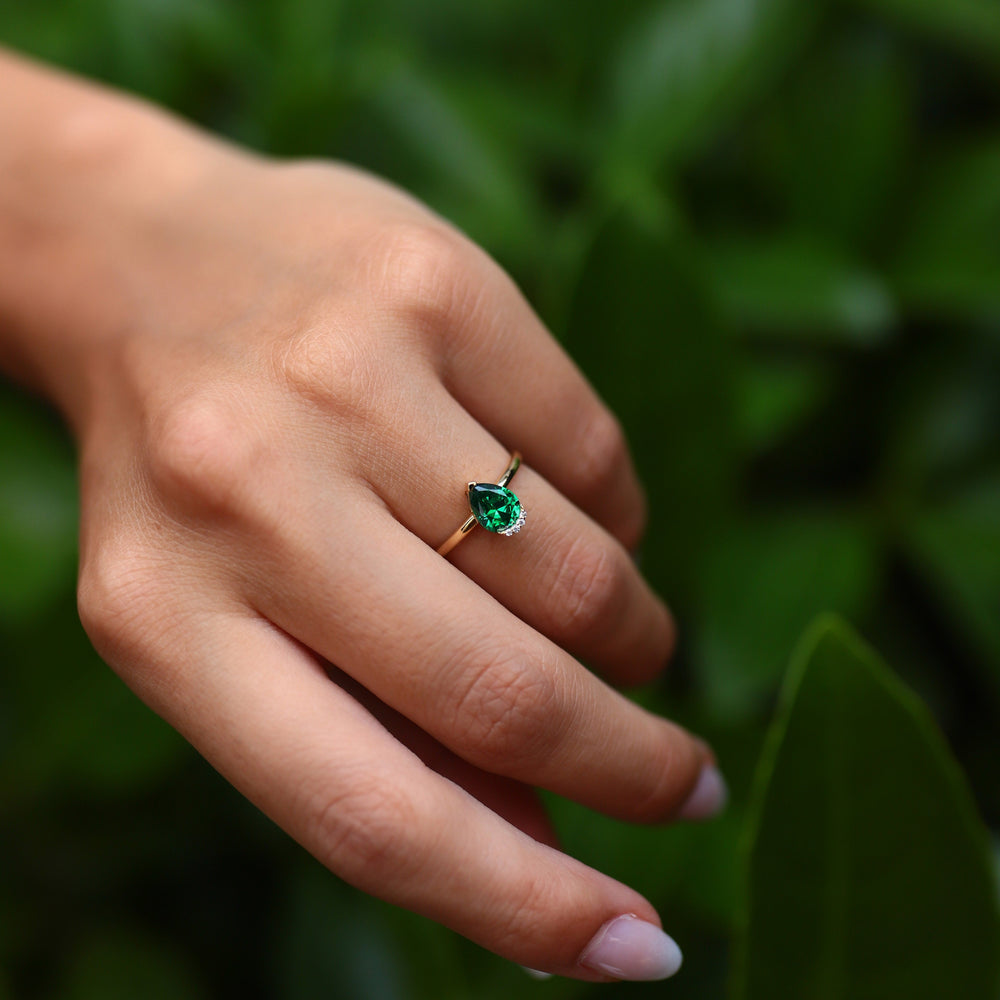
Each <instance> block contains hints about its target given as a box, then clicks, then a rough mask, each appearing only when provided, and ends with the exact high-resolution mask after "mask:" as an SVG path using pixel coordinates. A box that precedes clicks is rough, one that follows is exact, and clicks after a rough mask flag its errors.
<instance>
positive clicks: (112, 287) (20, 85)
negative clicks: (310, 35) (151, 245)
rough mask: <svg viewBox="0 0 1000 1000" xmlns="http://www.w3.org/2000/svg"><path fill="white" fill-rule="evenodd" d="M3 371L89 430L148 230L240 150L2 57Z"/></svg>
mask: <svg viewBox="0 0 1000 1000" xmlns="http://www.w3.org/2000/svg"><path fill="white" fill-rule="evenodd" d="M0 81H2V84H3V85H4V89H5V91H6V93H7V94H9V95H12V96H13V99H12V100H10V101H9V102H8V101H5V107H4V108H3V109H2V110H0V131H3V132H4V134H5V136H9V137H10V139H11V141H9V142H5V143H4V146H3V149H2V150H0V367H2V368H4V369H6V370H7V371H8V372H9V373H10V374H11V375H12V376H13V377H15V378H17V379H18V380H20V381H23V382H24V383H26V384H27V385H29V386H30V387H31V388H33V389H35V390H36V391H39V392H41V393H42V394H44V395H45V396H47V397H48V398H49V399H50V400H51V401H52V402H53V403H54V404H55V405H56V406H57V407H58V408H59V409H60V410H62V412H63V413H64V415H65V416H66V418H67V419H68V420H69V422H70V424H71V425H73V426H74V428H76V429H77V430H79V428H80V427H81V426H82V425H83V423H84V422H85V421H86V418H87V413H88V410H89V409H90V408H91V406H92V403H93V400H94V398H95V395H96V394H98V393H99V392H100V386H99V382H100V381H101V378H100V373H101V370H102V364H101V355H102V354H104V353H106V352H108V351H109V350H111V349H112V347H113V343H114V342H115V341H116V340H117V339H119V338H120V337H121V336H122V335H123V334H125V333H127V332H128V331H129V330H130V329H132V328H133V327H134V315H135V314H134V302H133V301H132V300H133V299H134V296H135V291H134V283H132V282H130V279H129V274H130V270H131V269H132V268H134V267H135V266H136V262H135V261H134V248H135V245H136V243H137V239H139V238H141V236H142V235H143V234H144V233H148V232H149V231H150V230H151V229H154V228H155V227H156V226H157V224H158V220H159V219H163V218H164V217H165V216H167V215H169V213H170V212H171V210H172V209H171V206H174V205H176V204H177V203H178V202H179V201H181V200H183V198H184V197H185V193H186V192H187V191H189V190H190V189H191V188H193V187H195V186H197V185H198V184H199V183H201V182H202V178H203V177H204V176H205V174H206V173H208V172H210V171H211V170H212V164H213V162H215V161H217V160H218V159H220V158H231V157H233V156H235V155H237V154H235V153H234V152H233V151H230V150H228V149H227V148H226V147H225V146H223V145H222V144H221V143H217V142H215V141H214V140H212V139H210V138H208V137H207V136H204V135H202V134H201V133H199V132H197V131H196V130H195V129H193V128H190V127H188V126H186V125H184V124H183V123H181V122H179V121H177V120H175V119H173V118H172V117H171V116H169V115H167V114H166V113H163V112H161V111H159V110H158V109H155V108H153V107H150V106H148V105H146V104H144V103H142V102H140V101H137V100H133V99H130V98H127V97H123V96H120V95H118V94H115V93H112V92H109V91H106V90H104V89H102V88H99V87H95V86H93V85H90V84H87V83H84V82H81V81H77V80H75V79H72V78H69V77H64V76H63V75H61V74H59V73H53V72H51V71H48V70H43V69H39V68H38V67H35V66H32V65H31V64H30V63H26V62H23V61H21V60H19V59H10V58H8V57H6V56H4V55H2V54H0Z"/></svg>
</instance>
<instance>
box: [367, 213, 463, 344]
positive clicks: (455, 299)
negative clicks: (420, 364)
mask: <svg viewBox="0 0 1000 1000" xmlns="http://www.w3.org/2000/svg"><path fill="white" fill-rule="evenodd" d="M469 256H470V250H469V249H468V247H467V245H466V244H465V243H464V241H463V239H462V237H461V236H460V235H459V234H458V233H455V232H452V231H451V230H450V229H448V228H446V227H445V226H443V225H434V224H432V223H426V224H420V225H414V224H408V225H407V226H405V227H401V228H397V229H395V230H393V231H392V232H391V233H390V234H389V235H387V236H386V237H384V238H383V245H382V246H381V247H380V249H379V252H378V253H377V254H376V255H375V260H376V262H377V263H376V267H377V268H378V273H377V276H376V285H377V287H378V288H379V291H380V292H381V294H382V297H383V301H386V302H389V303H390V304H391V306H390V307H391V308H392V309H393V310H394V311H396V312H398V313H401V314H402V315H403V316H405V317H406V318H407V319H408V320H410V321H414V322H417V323H419V324H422V325H427V326H431V327H436V326H440V325H442V324H445V323H446V322H447V321H448V320H449V319H450V318H451V317H452V316H454V315H456V313H457V312H458V311H459V310H460V309H461V307H462V304H463V302H464V301H465V299H466V298H467V293H466V282H465V281H464V278H463V275H464V274H465V273H466V271H467V267H468V263H467V262H468V258H469Z"/></svg>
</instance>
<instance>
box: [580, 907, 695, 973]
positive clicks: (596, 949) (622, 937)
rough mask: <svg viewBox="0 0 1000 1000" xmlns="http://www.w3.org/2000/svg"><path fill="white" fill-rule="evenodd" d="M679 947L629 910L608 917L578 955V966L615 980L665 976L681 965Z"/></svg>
mask: <svg viewBox="0 0 1000 1000" xmlns="http://www.w3.org/2000/svg"><path fill="white" fill-rule="evenodd" d="M681 959H682V956H681V950H680V948H678V947H677V942H676V941H674V939H673V938H672V937H670V936H669V935H668V934H665V933H664V932H663V931H661V930H660V928H659V927H657V926H656V925H655V924H651V923H649V922H648V921H646V920H640V919H639V917H637V916H635V914H632V913H626V914H623V915H622V916H620V917H615V918H614V919H612V920H609V921H608V922H607V923H606V924H605V925H604V926H603V927H602V928H601V929H600V930H599V931H598V932H597V933H596V934H595V935H594V937H593V939H592V940H591V942H590V944H588V945H587V947H586V948H584V949H583V953H582V954H581V955H580V959H579V961H580V965H582V966H583V967H584V968H586V969H590V970H591V972H601V973H603V974H604V975H606V976H612V977H613V978H615V979H628V980H633V981H636V980H652V979H666V978H667V977H668V976H672V975H673V974H674V973H675V972H676V971H677V970H678V969H679V968H680V967H681Z"/></svg>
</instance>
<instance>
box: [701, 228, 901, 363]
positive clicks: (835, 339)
mask: <svg viewBox="0 0 1000 1000" xmlns="http://www.w3.org/2000/svg"><path fill="white" fill-rule="evenodd" d="M708 264H709V273H710V275H711V277H712V282H713V289H714V292H715V295H716V298H717V299H718V302H719V305H720V307H721V308H722V309H723V311H724V312H725V313H726V314H727V315H728V316H729V318H730V319H731V320H732V322H733V323H735V324H737V325H738V326H740V327H742V328H745V329H748V330H750V331H753V332H755V333H759V334H764V335H770V336H774V337H780V338H781V339H783V340H804V341H809V342H816V341H818V342H821V343H839V344H848V345H852V346H857V347H870V346H873V345H876V344H880V343H882V342H883V341H884V340H886V338H887V337H888V336H889V335H890V334H891V332H892V326H893V324H894V322H895V319H896V310H895V306H894V303H893V300H892V298H891V296H890V293H889V290H888V288H887V287H886V286H885V285H884V284H883V282H882V281H881V280H880V279H879V278H878V277H877V276H876V275H874V274H872V273H871V272H869V271H867V270H865V269H864V268H863V267H861V266H859V265H858V264H857V263H855V262H853V261H852V260H850V259H849V258H848V257H847V256H845V255H844V254H843V253H842V252H840V251H839V250H837V249H836V248H835V247H834V246H832V245H829V244H825V243H823V242H820V241H818V240H815V239H811V238H808V237H801V236H795V235H792V234H787V235H782V236H779V237H776V238H763V239H762V238H759V237H758V238H755V239H750V238H744V239H738V238H731V239H728V240H725V241H719V242H718V243H715V244H714V245H711V246H710V247H709V249H708Z"/></svg>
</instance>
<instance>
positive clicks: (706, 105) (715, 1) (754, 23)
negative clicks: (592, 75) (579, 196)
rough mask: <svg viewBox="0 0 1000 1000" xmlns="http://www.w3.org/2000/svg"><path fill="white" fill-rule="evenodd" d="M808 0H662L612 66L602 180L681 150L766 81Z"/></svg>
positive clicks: (792, 42)
mask: <svg viewBox="0 0 1000 1000" xmlns="http://www.w3.org/2000/svg"><path fill="white" fill-rule="evenodd" d="M824 8H825V3H822V2H819V0H814V2H810V3H800V2H798V0H679V2H678V0H671V2H667V3H659V4H657V5H656V6H654V7H653V8H652V9H651V10H650V12H649V13H648V14H645V15H643V16H642V17H641V18H640V19H639V20H638V21H637V22H636V24H635V25H633V28H632V30H631V31H630V32H628V33H627V35H626V39H625V43H624V44H623V46H622V48H621V50H620V51H619V52H618V54H617V56H616V57H615V59H614V62H613V64H612V74H613V77H612V94H611V110H612V115H613V119H612V122H611V124H610V129H609V131H610V135H609V138H608V143H609V145H608V152H609V161H610V164H611V171H612V178H614V177H616V176H617V175H618V174H619V173H620V172H621V170H622V169H624V170H626V171H627V170H628V169H630V168H633V167H635V166H640V167H644V168H653V167H656V166H657V165H658V164H659V163H661V162H662V161H664V160H669V159H671V158H673V157H675V156H676V155H677V154H678V153H681V152H684V151H687V150H688V149H690V147H691V146H692V145H693V144H695V143H696V142H697V141H698V140H700V139H702V138H703V137H704V136H705V135H706V134H710V133H711V132H712V131H713V130H715V129H717V128H718V127H719V126H720V125H722V124H724V123H725V122H726V121H727V120H728V119H729V118H730V117H731V116H732V115H733V114H734V113H735V112H737V111H738V110H740V109H741V108H743V107H745V106H746V105H747V104H749V103H750V102H751V101H753V100H754V99H755V98H756V97H758V96H759V94H760V93H761V91H762V90H764V89H766V87H767V86H768V85H769V84H771V83H773V81H774V80H776V79H777V78H778V77H779V76H780V75H781V72H782V71H783V70H784V68H785V66H786V65H787V63H788V62H789V60H790V57H791V56H792V55H793V54H794V53H795V52H796V51H797V50H798V49H799V48H800V47H801V46H802V45H803V44H804V43H805V42H806V41H807V39H808V38H809V37H810V35H811V34H812V31H813V29H814V28H815V27H816V26H817V25H818V23H819V21H820V16H821V14H822V12H823V10H824Z"/></svg>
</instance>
